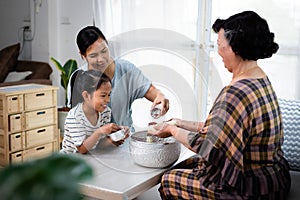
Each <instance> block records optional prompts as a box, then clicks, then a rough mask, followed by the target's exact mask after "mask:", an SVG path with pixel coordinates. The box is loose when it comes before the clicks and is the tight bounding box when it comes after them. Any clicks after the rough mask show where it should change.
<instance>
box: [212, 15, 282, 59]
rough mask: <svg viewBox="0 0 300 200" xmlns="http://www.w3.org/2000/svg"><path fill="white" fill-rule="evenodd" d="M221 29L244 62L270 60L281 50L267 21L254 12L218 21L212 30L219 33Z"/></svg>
mask: <svg viewBox="0 0 300 200" xmlns="http://www.w3.org/2000/svg"><path fill="white" fill-rule="evenodd" d="M221 28H223V29H224V31H225V34H224V36H225V38H226V39H227V40H228V42H229V45H230V46H231V48H232V50H233V52H234V53H235V54H237V55H240V56H241V57H242V58H243V59H244V60H255V61H256V60H258V59H263V58H269V57H271V56H272V55H273V54H274V53H276V52H277V50H278V48H279V46H278V44H277V43H275V42H274V33H272V32H270V30H269V26H268V24H267V21H266V20H265V19H263V18H261V17H260V16H259V15H258V14H257V13H255V12H253V11H244V12H241V13H238V14H235V15H232V16H231V17H229V18H228V19H225V20H224V19H217V20H216V21H215V23H214V24H213V26H212V29H213V30H214V32H216V33H218V32H219V31H220V29H221Z"/></svg>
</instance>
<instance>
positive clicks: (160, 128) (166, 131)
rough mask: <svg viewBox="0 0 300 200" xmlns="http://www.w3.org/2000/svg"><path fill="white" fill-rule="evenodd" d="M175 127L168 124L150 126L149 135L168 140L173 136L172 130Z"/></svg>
mask: <svg viewBox="0 0 300 200" xmlns="http://www.w3.org/2000/svg"><path fill="white" fill-rule="evenodd" d="M173 127H175V126H173V125H171V124H169V123H167V122H163V123H159V124H153V125H149V127H148V133H149V134H152V135H155V136H158V137H161V138H166V137H169V136H172V128H173Z"/></svg>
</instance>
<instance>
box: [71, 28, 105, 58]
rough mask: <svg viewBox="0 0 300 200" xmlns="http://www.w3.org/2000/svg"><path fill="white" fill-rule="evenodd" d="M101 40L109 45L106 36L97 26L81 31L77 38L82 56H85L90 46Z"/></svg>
mask: <svg viewBox="0 0 300 200" xmlns="http://www.w3.org/2000/svg"><path fill="white" fill-rule="evenodd" d="M99 38H101V39H103V40H104V41H105V42H106V43H107V44H108V42H107V40H106V38H105V36H104V34H103V33H102V31H101V30H100V29H99V28H97V27H96V26H87V27H85V28H83V29H81V30H80V31H79V33H78V35H77V38H76V43H77V46H78V48H79V51H80V53H81V55H85V53H86V50H87V49H88V48H89V46H91V45H92V44H94V42H95V41H96V40H98V39H99Z"/></svg>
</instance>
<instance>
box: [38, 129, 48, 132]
mask: <svg viewBox="0 0 300 200" xmlns="http://www.w3.org/2000/svg"><path fill="white" fill-rule="evenodd" d="M45 131H46V129H40V130H38V131H37V133H42V132H45Z"/></svg>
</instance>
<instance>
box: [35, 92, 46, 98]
mask: <svg viewBox="0 0 300 200" xmlns="http://www.w3.org/2000/svg"><path fill="white" fill-rule="evenodd" d="M44 95H45V93H39V94H36V95H35V96H37V97H38V96H44Z"/></svg>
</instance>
